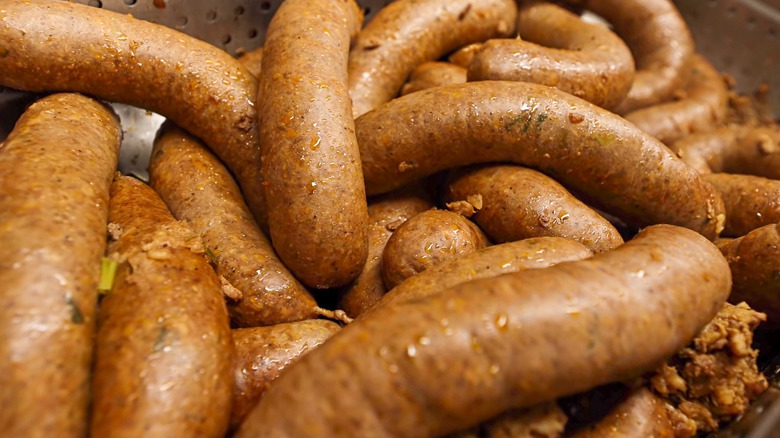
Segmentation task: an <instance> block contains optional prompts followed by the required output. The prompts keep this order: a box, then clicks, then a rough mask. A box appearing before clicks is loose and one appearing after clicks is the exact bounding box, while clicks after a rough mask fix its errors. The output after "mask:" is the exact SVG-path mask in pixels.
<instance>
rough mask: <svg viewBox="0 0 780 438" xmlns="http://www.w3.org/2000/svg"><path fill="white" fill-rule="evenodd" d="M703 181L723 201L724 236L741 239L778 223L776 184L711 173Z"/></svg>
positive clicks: (779, 199) (779, 191)
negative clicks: (711, 186) (761, 228)
mask: <svg viewBox="0 0 780 438" xmlns="http://www.w3.org/2000/svg"><path fill="white" fill-rule="evenodd" d="M704 178H705V179H706V180H707V181H709V182H710V184H712V185H713V186H714V187H715V189H716V190H717V191H718V193H720V196H721V198H723V203H724V205H725V206H726V228H724V229H723V234H724V235H727V236H735V237H739V236H744V235H745V234H747V233H749V232H751V231H753V230H755V229H756V228H760V227H763V226H765V225H771V224H776V223H778V222H780V181H778V180H776V179H767V178H761V177H760V176H752V175H735V174H729V173H713V174H709V175H705V176H704Z"/></svg>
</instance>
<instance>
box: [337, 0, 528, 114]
mask: <svg viewBox="0 0 780 438" xmlns="http://www.w3.org/2000/svg"><path fill="white" fill-rule="evenodd" d="M516 16H517V5H516V4H515V2H514V1H512V0H482V1H478V2H475V1H473V0H397V1H394V2H392V3H390V4H388V5H387V6H385V7H384V8H382V10H380V11H379V13H378V14H377V15H376V16H375V17H374V19H373V20H371V22H369V23H368V25H366V27H365V29H363V31H361V32H360V35H359V36H358V39H357V42H356V43H355V46H354V47H353V48H352V51H351V52H350V54H349V95H350V97H351V98H352V102H353V107H352V112H353V114H354V116H355V118H358V117H359V116H361V115H363V114H365V113H367V112H369V111H371V110H372V109H374V108H376V107H378V106H379V105H381V104H383V103H385V102H387V101H389V100H390V99H392V98H394V97H395V96H396V95H398V92H399V91H400V90H401V87H402V86H403V85H404V82H406V79H407V78H408V77H409V74H410V73H411V72H412V70H414V68H415V67H417V66H418V65H420V64H422V63H423V62H426V61H435V60H437V59H439V58H441V57H442V56H444V55H446V54H447V53H449V52H451V51H453V50H455V49H457V48H459V47H462V46H465V45H466V44H469V43H473V42H480V41H485V40H487V39H489V38H495V37H505V36H509V35H511V34H512V33H513V32H514V30H515V24H516V23H515V21H516Z"/></svg>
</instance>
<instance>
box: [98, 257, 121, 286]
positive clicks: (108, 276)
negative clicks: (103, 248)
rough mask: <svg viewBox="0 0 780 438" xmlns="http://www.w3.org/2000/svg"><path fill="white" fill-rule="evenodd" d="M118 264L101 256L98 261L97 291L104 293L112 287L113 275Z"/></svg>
mask: <svg viewBox="0 0 780 438" xmlns="http://www.w3.org/2000/svg"><path fill="white" fill-rule="evenodd" d="M118 266H119V263H117V262H116V261H114V260H111V259H109V258H106V257H103V259H102V260H101V261H100V282H99V283H98V293H100V294H106V293H108V292H109V291H111V288H112V287H114V277H116V269H117V267H118Z"/></svg>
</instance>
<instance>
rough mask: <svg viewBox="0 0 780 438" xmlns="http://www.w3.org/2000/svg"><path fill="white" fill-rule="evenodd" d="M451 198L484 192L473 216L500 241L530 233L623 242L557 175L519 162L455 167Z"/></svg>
mask: <svg viewBox="0 0 780 438" xmlns="http://www.w3.org/2000/svg"><path fill="white" fill-rule="evenodd" d="M443 196H444V199H445V201H446V202H454V201H458V200H463V199H468V198H469V197H472V196H479V197H480V199H481V200H482V208H480V209H479V210H478V211H477V212H476V213H475V214H474V216H472V217H471V220H473V221H474V222H476V223H477V225H479V227H480V228H481V229H482V230H483V231H485V233H486V234H487V235H488V236H489V237H490V239H491V240H493V241H494V242H496V243H501V242H512V241H515V240H521V239H527V238H529V237H541V236H559V237H566V238H569V239H572V240H576V241H577V242H580V243H582V244H583V245H585V246H587V247H588V249H590V250H591V251H593V252H603V251H608V250H610V249H614V248H615V247H617V246H620V245H622V244H623V238H622V237H620V233H619V232H618V230H616V229H615V227H614V226H612V224H610V223H609V221H607V220H606V219H604V218H603V217H602V216H601V215H599V214H598V213H596V212H595V211H593V209H591V208H590V207H588V206H587V205H585V204H583V203H582V202H580V201H579V200H578V199H577V198H575V197H574V196H572V195H571V193H569V192H568V191H567V190H566V189H565V188H563V186H561V185H560V184H558V183H557V182H555V180H553V179H552V178H550V177H548V176H546V175H544V174H542V173H540V172H537V171H535V170H531V169H526V168H524V167H520V166H512V165H492V166H478V167H472V168H469V169H466V170H463V171H456V172H455V173H454V174H453V175H452V176H451V179H450V182H449V184H447V186H446V188H445V190H444V194H443Z"/></svg>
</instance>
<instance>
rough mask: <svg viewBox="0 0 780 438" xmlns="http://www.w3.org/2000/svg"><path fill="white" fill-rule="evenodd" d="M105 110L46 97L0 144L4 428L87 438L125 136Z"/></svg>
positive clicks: (0, 424)
mask: <svg viewBox="0 0 780 438" xmlns="http://www.w3.org/2000/svg"><path fill="white" fill-rule="evenodd" d="M121 135H122V134H121V131H120V129H119V121H118V120H117V118H116V116H115V115H114V114H113V112H112V111H111V110H110V109H108V108H107V107H105V106H104V105H102V104H100V103H98V102H95V101H93V100H91V99H88V98H86V97H83V96H79V95H76V94H57V95H53V96H49V97H46V98H44V99H42V100H40V101H38V102H36V103H34V104H33V105H32V106H30V108H28V109H27V111H25V113H24V114H23V115H22V117H21V118H20V119H19V120H18V121H17V122H16V127H15V128H14V130H13V131H12V132H11V134H10V135H9V136H8V138H7V139H6V140H5V142H3V143H0V206H1V207H0V388H2V389H1V390H0V406H3V408H2V409H0V430H2V434H6V435H7V436H14V437H17V436H18V437H33V438H35V437H50V436H62V437H82V436H84V435H85V433H86V423H87V415H86V414H87V404H88V403H89V387H90V385H89V372H90V365H91V363H92V345H93V336H94V328H95V320H94V314H95V304H96V303H97V286H98V279H99V278H100V258H101V257H102V255H103V252H104V250H105V245H106V240H105V228H106V222H107V216H108V190H109V185H110V184H111V177H112V175H113V172H114V170H115V169H116V164H117V157H118V152H119V141H120V138H121Z"/></svg>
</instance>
